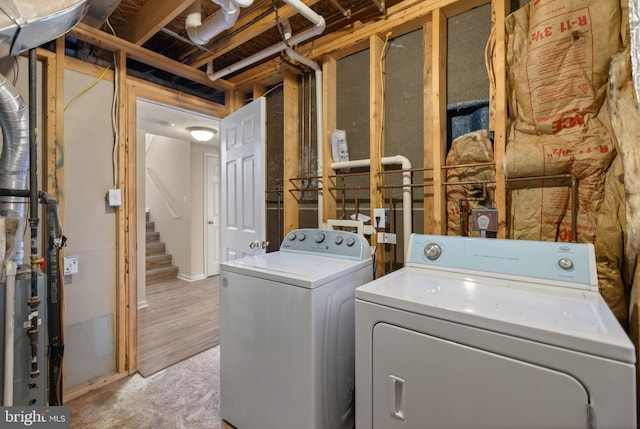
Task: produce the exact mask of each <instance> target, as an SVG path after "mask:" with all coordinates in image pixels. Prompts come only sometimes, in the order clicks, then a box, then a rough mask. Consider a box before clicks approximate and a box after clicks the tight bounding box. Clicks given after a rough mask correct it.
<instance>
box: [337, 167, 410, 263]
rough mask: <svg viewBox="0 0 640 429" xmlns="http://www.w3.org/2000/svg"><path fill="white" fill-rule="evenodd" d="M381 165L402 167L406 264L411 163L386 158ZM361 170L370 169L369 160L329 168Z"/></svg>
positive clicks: (408, 236)
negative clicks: (398, 165) (363, 168)
mask: <svg viewBox="0 0 640 429" xmlns="http://www.w3.org/2000/svg"><path fill="white" fill-rule="evenodd" d="M380 162H381V163H382V165H394V164H400V165H401V166H402V170H404V171H403V172H402V230H403V233H402V237H403V247H404V249H403V250H404V260H405V262H406V260H407V256H408V249H409V238H410V237H411V222H412V217H413V213H412V211H413V203H412V199H411V171H409V170H411V161H409V159H408V158H407V157H405V156H402V155H395V156H386V157H384V158H382V159H381V160H380ZM359 167H360V168H362V167H371V159H356V160H353V161H341V162H333V163H331V168H333V169H334V170H340V169H342V168H359Z"/></svg>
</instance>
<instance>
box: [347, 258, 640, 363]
mask: <svg viewBox="0 0 640 429" xmlns="http://www.w3.org/2000/svg"><path fill="white" fill-rule="evenodd" d="M356 298H357V299H359V300H361V301H368V302H372V303H375V304H380V305H384V306H387V307H392V308H397V309H399V310H404V311H409V312H412V313H417V314H421V315H426V316H431V317H436V318H438V319H444V320H448V321H451V322H455V323H460V324H464V325H469V326H474V327H478V328H481V329H486V330H490V331H495V332H499V333H504V334H508V335H512V336H516V337H520V338H525V339H531V340H535V341H538V342H541V343H545V344H551V345H555V346H558V347H562V348H567V349H572V350H577V351H581V352H585V353H588V354H592V355H597V356H602V357H606V358H611V359H615V360H619V361H623V362H628V363H634V362H635V351H634V348H633V345H632V344H631V341H629V338H628V337H627V335H626V333H625V332H624V331H623V330H622V328H621V327H620V325H619V323H618V321H617V320H616V319H615V317H614V316H613V314H612V313H611V310H609V307H608V306H607V304H606V303H605V302H604V300H603V299H602V297H601V296H600V294H599V293H597V292H590V291H581V290H576V289H569V288H562V287H554V286H544V285H540V284H533V283H527V282H524V281H520V282H518V281H513V280H506V279H496V278H492V277H484V276H480V275H473V274H456V273H451V272H443V271H438V270H433V269H428V268H417V267H405V268H402V269H400V270H398V271H396V272H394V273H391V274H389V275H387V276H385V277H382V278H380V279H377V280H375V281H373V282H371V283H368V284H366V285H364V286H361V287H359V288H358V289H356Z"/></svg>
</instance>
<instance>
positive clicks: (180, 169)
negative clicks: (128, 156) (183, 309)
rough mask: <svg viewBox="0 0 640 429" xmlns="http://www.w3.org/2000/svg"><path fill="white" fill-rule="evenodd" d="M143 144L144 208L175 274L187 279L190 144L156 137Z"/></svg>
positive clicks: (189, 252)
mask: <svg viewBox="0 0 640 429" xmlns="http://www.w3.org/2000/svg"><path fill="white" fill-rule="evenodd" d="M147 141H148V143H147V149H146V155H145V162H146V164H145V168H146V171H145V176H146V182H145V188H146V193H145V206H146V207H147V208H149V209H150V213H151V214H150V219H151V220H152V221H154V222H155V228H156V232H159V233H160V241H161V242H164V243H165V244H166V249H167V253H169V254H171V255H172V257H173V265H175V266H177V267H178V275H179V276H181V277H185V279H187V280H188V279H189V278H190V276H191V275H192V272H191V144H190V142H188V141H184V140H178V139H174V138H170V137H163V136H157V135H156V136H153V138H151V139H148V140H147Z"/></svg>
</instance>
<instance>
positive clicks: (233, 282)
mask: <svg viewBox="0 0 640 429" xmlns="http://www.w3.org/2000/svg"><path fill="white" fill-rule="evenodd" d="M372 273H373V266H372V260H371V250H370V246H369V244H368V243H367V241H366V240H365V239H364V238H363V237H361V236H359V235H356V234H353V233H350V232H343V231H333V230H317V229H300V230H296V231H294V232H292V233H290V234H289V235H288V236H287V237H286V238H285V239H284V241H283V242H282V245H281V246H280V250H279V251H278V252H273V253H268V254H263V255H259V256H250V257H245V258H243V259H239V260H235V261H232V262H227V263H224V264H222V268H221V288H220V395H221V397H220V412H221V416H222V418H223V419H224V420H226V421H227V422H228V423H230V424H232V425H233V426H235V427H237V428H239V429H270V428H273V429H276V428H277V429H287V428H291V429H305V428H309V429H320V428H323V429H341V428H351V427H353V420H354V416H353V405H354V404H353V401H354V383H355V382H354V379H355V369H354V366H355V363H354V348H355V344H354V341H355V340H354V329H355V321H354V318H355V316H354V304H355V289H356V287H357V286H360V285H363V284H365V283H367V282H369V281H371V279H372Z"/></svg>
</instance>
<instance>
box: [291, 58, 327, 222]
mask: <svg viewBox="0 0 640 429" xmlns="http://www.w3.org/2000/svg"><path fill="white" fill-rule="evenodd" d="M285 52H286V53H287V55H288V56H289V58H291V59H292V60H295V61H297V62H299V63H300V64H304V65H306V66H307V67H310V68H312V69H313V70H314V71H315V78H316V147H317V152H318V153H317V155H316V159H317V161H318V164H317V167H318V170H317V175H318V177H319V179H318V228H322V222H323V206H322V205H323V197H322V195H323V194H322V149H323V141H322V136H323V134H322V68H321V67H320V65H319V64H318V63H316V62H315V61H313V60H310V59H309V58H307V57H304V56H302V55H300V54H298V53H297V52H296V51H294V50H293V49H292V48H290V47H287V48H286V49H285Z"/></svg>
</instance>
